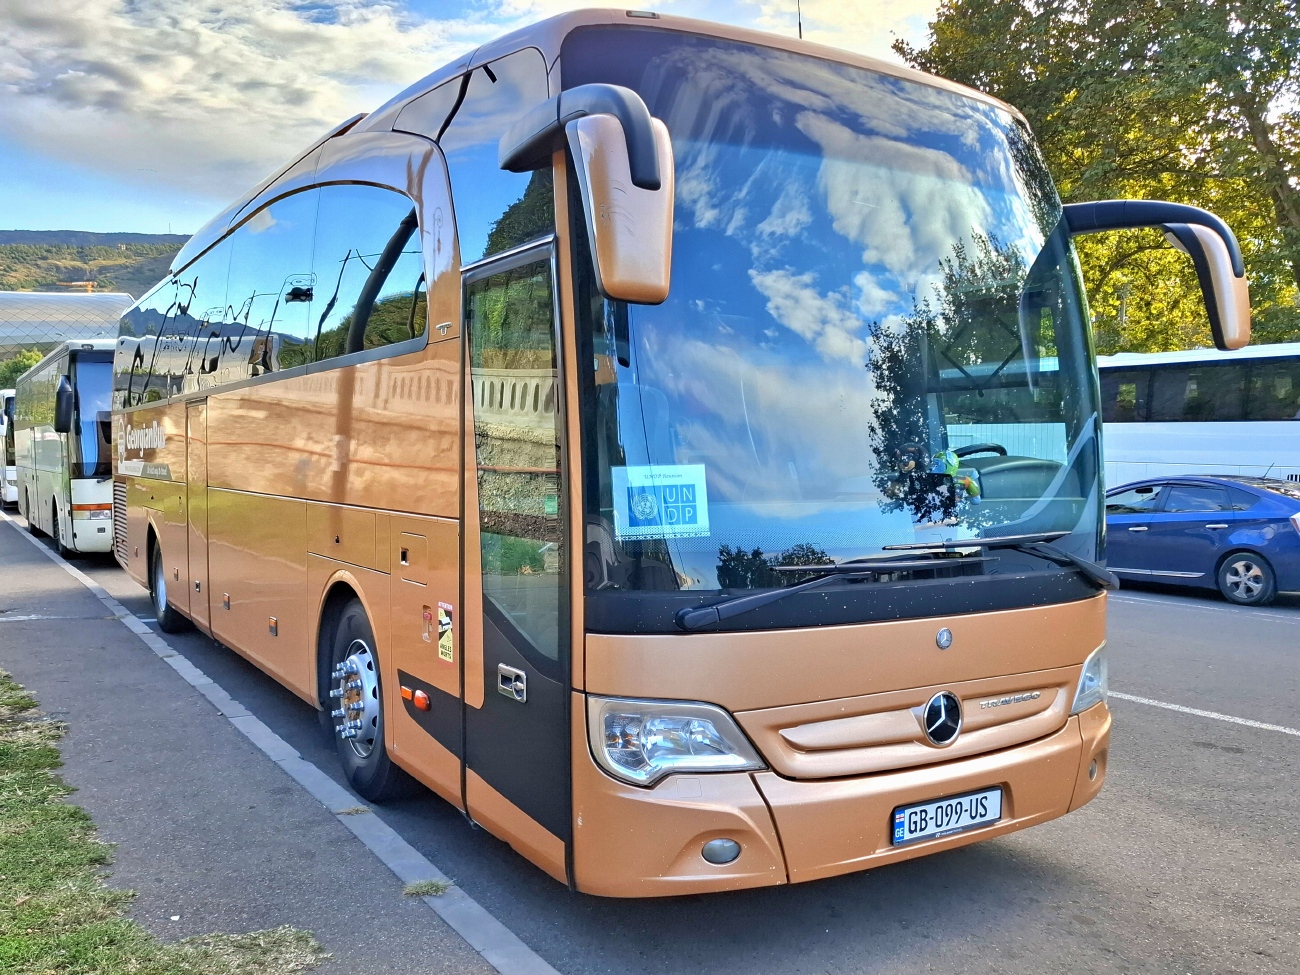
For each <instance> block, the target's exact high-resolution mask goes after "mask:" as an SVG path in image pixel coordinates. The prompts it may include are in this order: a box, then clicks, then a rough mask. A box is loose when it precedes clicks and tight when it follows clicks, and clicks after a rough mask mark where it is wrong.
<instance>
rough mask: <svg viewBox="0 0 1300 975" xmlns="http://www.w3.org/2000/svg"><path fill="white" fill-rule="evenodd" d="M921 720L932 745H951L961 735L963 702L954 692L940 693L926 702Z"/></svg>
mask: <svg viewBox="0 0 1300 975" xmlns="http://www.w3.org/2000/svg"><path fill="white" fill-rule="evenodd" d="M921 719H922V721H924V722H925V737H927V738H929V739H930V742H931V743H932V744H935V745H938V746H939V747H941V748H942V747H943V746H944V745H951V744H952V743H953V742H954V741H956V740H957V736H958V735H959V734H961V701H959V700H957V695H956V694H954V693H953V692H952V691H940V692H939V693H938V694H936V695H935V696H934V697H932V698H930V700H929V701H927V702H926V705H925V711H924V712H923V713H922V715H921Z"/></svg>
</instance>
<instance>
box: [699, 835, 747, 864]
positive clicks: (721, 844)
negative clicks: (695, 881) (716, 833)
mask: <svg viewBox="0 0 1300 975" xmlns="http://www.w3.org/2000/svg"><path fill="white" fill-rule="evenodd" d="M700 855H701V856H702V857H704V859H706V860H708V861H709V862H710V863H714V864H717V865H718V866H722V865H723V864H726V863H730V862H731V861H732V860H734V859H736V857H738V856H740V844H739V843H737V842H736V841H735V840H709V842H707V843H705V844H704V849H703V850H701V851H700Z"/></svg>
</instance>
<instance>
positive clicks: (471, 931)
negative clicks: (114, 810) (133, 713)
mask: <svg viewBox="0 0 1300 975" xmlns="http://www.w3.org/2000/svg"><path fill="white" fill-rule="evenodd" d="M0 519H3V520H4V521H6V522H8V523H9V525H10V527H12V528H13V529H14V531H16V532H18V534H19V535H20V536H21V537H23V538H25V539H27V540H28V541H29V542H31V543H32V544H33V545H35V546H36V548H37V550H38V551H40V552H43V553H45V555H46V556H48V557H49V558H50V559H51V560H52V561H53V562H54V563H55V564H57V565H60V566H62V567H63V569H64V571H66V572H67V573H68V574H69V575H71V576H72V577H73V578H74V579H76V580H77V581H78V582H80V583H81V584H82V585H83V586H85V587H86V588H87V589H89V590H90V591H91V592H92V593H94V595H95V597H96V598H97V599H99V601H100V602H101V603H103V604H104V605H105V606H107V607H108V608H109V610H110V611H111V612H112V614H113V617H112V618H116V619H119V620H121V621H122V625H123V626H125V627H126V628H127V629H128V630H130V631H131V632H132V633H134V634H135V635H136V636H138V637H139V638H140V640H141V641H142V642H143V643H144V645H145V646H147V647H148V648H149V649H150V650H152V651H153V652H154V653H156V654H157V655H158V656H159V657H161V658H162V659H163V660H164V661H166V663H167V664H168V665H169V666H170V667H171V668H172V670H174V671H176V673H177V674H179V675H180V676H181V678H182V679H183V680H184V681H185V682H186V683H187V684H190V685H191V686H193V688H194V689H195V690H196V691H198V692H199V693H200V694H202V695H203V696H204V697H206V698H207V699H208V701H209V702H211V704H212V705H213V707H215V708H216V709H217V712H218V713H219V714H222V715H224V716H225V718H226V719H227V720H228V721H229V722H230V723H231V724H232V725H234V726H235V727H236V728H238V729H239V731H240V732H241V733H242V734H243V735H244V736H245V737H246V738H248V740H249V741H251V742H252V743H253V744H254V745H256V746H257V748H258V749H259V750H260V751H261V752H262V753H263V754H265V755H266V757H267V758H269V759H270V760H271V761H273V762H275V764H276V765H278V766H280V768H282V769H283V770H284V771H285V773H287V774H288V775H289V776H290V777H291V778H292V779H294V781H296V782H297V783H298V784H299V785H301V786H302V787H303V789H305V790H306V791H307V792H308V793H309V794H310V795H311V796H312V797H313V798H314V799H316V801H317V802H319V803H320V804H321V805H323V806H324V807H325V808H326V809H328V810H329V811H330V812H332V813H333V814H334V816H335V818H336V819H337V820H338V821H339V822H340V823H342V824H343V825H344V826H346V827H347V828H348V829H349V830H350V831H351V832H352V834H353V835H354V836H356V838H357V839H359V840H360V841H361V842H362V843H364V844H365V846H366V848H367V849H368V850H370V852H371V853H373V854H374V855H375V856H376V857H378V858H379V860H380V861H381V862H382V863H383V864H384V866H386V867H388V869H389V870H391V871H393V873H395V874H396V875H397V877H398V879H399V880H401V881H402V883H403V884H414V883H420V882H421V881H426V880H436V881H438V882H439V883H441V884H446V885H447V889H446V891H445V892H444V893H442V894H439V895H437V896H436V897H422V898H420V899H421V900H422V901H424V903H425V904H427V905H428V906H429V907H431V908H432V909H433V912H434V913H435V914H437V915H438V916H439V917H441V918H442V919H443V920H444V921H445V922H446V923H447V925H448V926H449V927H450V928H451V929H452V930H453V931H455V932H456V933H457V934H458V935H460V936H461V937H462V938H464V939H465V941H466V943H467V944H468V945H469V946H470V947H471V948H473V949H474V950H475V951H476V952H478V953H479V955H481V956H482V958H483V960H484V961H486V962H487V963H488V964H489V965H491V966H492V967H493V968H495V969H496V970H497V971H498V972H500V973H501V975H560V973H559V972H557V971H556V970H555V969H554V968H552V967H551V966H550V965H549V964H547V962H546V961H545V959H543V958H542V957H541V955H539V954H537V953H536V952H535V951H533V949H531V948H529V947H528V946H527V945H526V944H524V943H523V942H522V941H521V940H519V938H518V937H517V936H516V935H515V933H514V932H513V931H511V930H510V929H509V928H507V927H506V926H505V925H504V924H502V923H501V922H500V921H498V920H497V919H496V918H495V917H493V916H492V914H491V913H489V912H488V910H487V908H485V907H483V906H482V905H481V904H479V902H478V901H476V900H474V898H472V897H470V896H469V894H467V893H465V892H464V891H463V890H461V889H460V888H459V887H457V886H456V885H455V884H453V883H452V882H451V880H450V879H449V878H448V877H447V875H446V874H444V873H443V872H442V871H441V870H439V869H438V868H437V867H435V866H434V865H433V864H432V863H430V862H429V861H428V859H426V858H425V856H424V855H423V854H422V853H420V851H419V850H417V849H416V848H415V847H413V846H411V844H410V843H408V842H406V840H404V839H402V837H401V835H400V834H399V833H398V832H397V830H395V829H393V828H392V827H391V826H389V825H388V824H387V823H386V822H384V821H383V819H381V818H380V817H379V816H377V815H376V814H375V813H374V812H373V811H367V812H364V813H355V812H353V810H355V809H356V808H357V806H358V805H359V804H360V803H361V800H360V799H358V798H357V797H356V796H354V795H353V794H352V793H351V792H349V791H348V790H347V789H345V788H343V787H342V786H341V785H339V784H338V783H337V782H335V781H334V780H333V779H331V778H330V777H329V776H328V775H326V774H325V773H324V772H322V771H321V770H320V769H319V768H317V767H316V766H315V765H313V764H312V763H311V762H309V761H307V760H306V759H305V758H303V757H302V755H300V754H299V753H298V751H297V750H296V749H294V748H293V746H291V745H290V744H289V743H288V742H287V741H285V740H284V739H283V738H281V737H280V736H279V735H277V734H276V733H275V732H274V731H272V730H271V729H270V728H268V727H267V726H266V725H265V724H263V723H262V722H261V721H259V720H258V719H257V718H256V717H254V716H253V714H252V713H251V712H249V711H248V709H247V708H245V707H244V706H243V705H242V704H240V703H239V702H238V701H236V700H235V699H234V698H233V697H231V696H230V695H229V694H228V693H226V691H225V689H224V688H222V687H221V685H219V684H217V683H216V682H215V681H213V680H212V679H211V678H210V677H208V676H207V675H206V674H205V673H203V671H201V670H199V668H197V667H195V666H194V665H193V664H192V663H190V661H189V660H188V659H187V658H186V657H185V656H183V655H182V654H180V653H178V652H177V651H176V650H175V649H173V648H172V647H171V646H170V645H169V644H168V643H167V642H166V641H165V640H163V639H162V637H160V636H159V635H158V634H157V633H155V632H154V631H153V630H151V629H150V628H149V627H147V626H145V624H144V623H143V622H142V621H141V620H140V618H139V617H138V616H135V615H134V614H133V613H132V612H131V611H130V610H128V609H127V608H126V607H125V606H123V605H122V604H121V603H119V602H118V601H117V600H116V599H114V598H113V597H112V596H111V595H109V593H108V590H106V589H105V588H104V587H103V586H101V585H100V584H99V583H97V582H96V581H95V580H94V579H92V578H90V576H88V575H86V574H85V573H84V572H82V571H81V570H80V569H78V568H76V567H75V566H73V565H70V564H68V562H67V561H65V560H64V559H62V558H60V557H59V555H58V554H57V553H55V552H53V551H51V550H50V549H48V548H46V547H45V546H44V545H43V544H41V542H40V541H39V540H38V539H36V538H33V537H31V536H30V535H28V534H27V533H26V532H24V531H21V530H20V529H19V528H18V525H17V524H15V522H14V520H13V519H12V518H10V517H9V516H8V515H7V514H5V513H4V512H3V511H0Z"/></svg>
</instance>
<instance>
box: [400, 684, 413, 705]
mask: <svg viewBox="0 0 1300 975" xmlns="http://www.w3.org/2000/svg"><path fill="white" fill-rule="evenodd" d="M411 699H412V698H411V689H410V688H409V687H407V686H406V685H405V684H403V685H402V700H403V701H409V700H411Z"/></svg>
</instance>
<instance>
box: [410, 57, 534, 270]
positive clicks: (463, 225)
mask: <svg viewBox="0 0 1300 975" xmlns="http://www.w3.org/2000/svg"><path fill="white" fill-rule="evenodd" d="M441 87H445V86H440V88H439V89H435V92H436V91H440V90H441ZM430 94H434V92H431V93H430ZM549 97H550V94H549V90H548V87H547V79H546V62H545V61H544V60H542V55H541V52H540V51H537V50H535V49H533V48H529V49H527V50H524V51H519V52H517V53H515V54H511V55H508V56H506V57H504V58H498V59H497V60H496V61H492V62H489V63H488V64H486V65H484V66H482V67H479V68H475V69H474V70H473V71H471V72H470V74H469V81H468V83H467V84H466V86H465V98H464V100H463V101H462V102H461V105H460V108H459V109H458V110H457V111H456V113H455V115H453V116H452V118H451V121H450V123H449V124H447V126H446V131H445V133H444V134H443V136H442V138H441V139H440V140H439V145H440V146H442V151H443V153H444V154H445V155H446V157H447V170H448V173H449V175H450V177H451V192H452V198H453V201H454V206H455V210H456V229H457V232H458V233H459V235H460V259H461V263H463V264H468V263H470V262H471V261H477V260H479V259H480V258H482V257H486V256H487V255H489V254H497V253H500V252H501V251H504V250H509V249H510V248H511V247H514V246H516V245H518V244H522V243H524V242H526V241H529V240H533V239H534V238H537V237H540V236H543V235H544V234H548V233H551V232H552V230H553V229H554V227H555V196H554V191H553V189H552V171H551V168H550V167H549V166H547V167H545V168H543V169H539V170H537V171H536V172H535V173H508V172H506V171H505V170H503V169H501V168H500V166H499V165H498V164H497V148H498V143H499V142H500V141H501V136H502V135H504V134H505V131H506V129H508V128H509V127H510V126H511V125H513V124H514V123H515V122H516V121H517V120H518V119H519V118H520V117H522V116H523V115H524V114H526V113H527V112H528V110H529V109H531V108H533V107H534V106H536V105H538V104H540V103H541V102H544V101H546V99H547V98H549ZM403 116H405V112H403ZM432 134H434V135H436V133H432Z"/></svg>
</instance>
